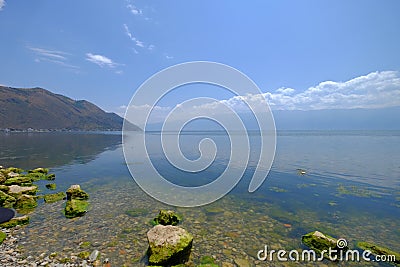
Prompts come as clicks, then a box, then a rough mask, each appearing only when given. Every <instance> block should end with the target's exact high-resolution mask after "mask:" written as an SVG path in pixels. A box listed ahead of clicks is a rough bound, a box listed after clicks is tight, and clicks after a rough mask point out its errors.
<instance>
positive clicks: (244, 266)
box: [234, 258, 251, 267]
mask: <svg viewBox="0 0 400 267" xmlns="http://www.w3.org/2000/svg"><path fill="white" fill-rule="evenodd" d="M234 261H235V264H236V265H237V266H238V267H251V264H250V262H249V261H248V260H246V259H241V258H239V259H235V260H234Z"/></svg>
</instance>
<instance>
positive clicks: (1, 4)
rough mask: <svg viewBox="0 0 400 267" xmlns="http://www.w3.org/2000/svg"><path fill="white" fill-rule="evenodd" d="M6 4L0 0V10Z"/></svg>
mask: <svg viewBox="0 0 400 267" xmlns="http://www.w3.org/2000/svg"><path fill="white" fill-rule="evenodd" d="M5 5H6V1H5V0H0V11H1V10H2V9H3V7H4V6H5Z"/></svg>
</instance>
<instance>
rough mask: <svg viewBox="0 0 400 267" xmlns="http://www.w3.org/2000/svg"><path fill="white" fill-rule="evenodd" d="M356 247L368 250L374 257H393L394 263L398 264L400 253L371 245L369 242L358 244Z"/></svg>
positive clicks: (399, 262)
mask: <svg viewBox="0 0 400 267" xmlns="http://www.w3.org/2000/svg"><path fill="white" fill-rule="evenodd" d="M357 247H359V248H361V249H362V250H369V251H371V252H372V254H374V255H375V256H376V255H385V256H386V257H388V256H389V255H394V256H395V258H394V262H395V263H397V264H400V253H397V252H394V251H392V250H390V249H388V248H385V247H381V246H378V245H376V244H373V243H369V242H358V243H357Z"/></svg>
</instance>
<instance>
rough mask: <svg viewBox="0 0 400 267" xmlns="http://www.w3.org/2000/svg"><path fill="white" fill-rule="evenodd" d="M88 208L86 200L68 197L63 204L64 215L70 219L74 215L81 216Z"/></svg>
mask: <svg viewBox="0 0 400 267" xmlns="http://www.w3.org/2000/svg"><path fill="white" fill-rule="evenodd" d="M87 210H88V203H87V201H86V200H79V199H70V200H67V203H66V204H65V209H64V213H65V217H67V218H69V219H72V218H75V217H82V216H83V215H85V213H86V212H87Z"/></svg>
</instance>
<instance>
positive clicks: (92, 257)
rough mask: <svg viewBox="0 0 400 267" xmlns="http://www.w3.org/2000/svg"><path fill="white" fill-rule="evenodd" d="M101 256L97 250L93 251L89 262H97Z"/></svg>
mask: <svg viewBox="0 0 400 267" xmlns="http://www.w3.org/2000/svg"><path fill="white" fill-rule="evenodd" d="M99 255H100V252H99V251H98V250H97V249H95V250H93V251H92V253H90V256H89V260H90V261H91V262H94V261H95V260H97V257H98V256H99Z"/></svg>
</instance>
